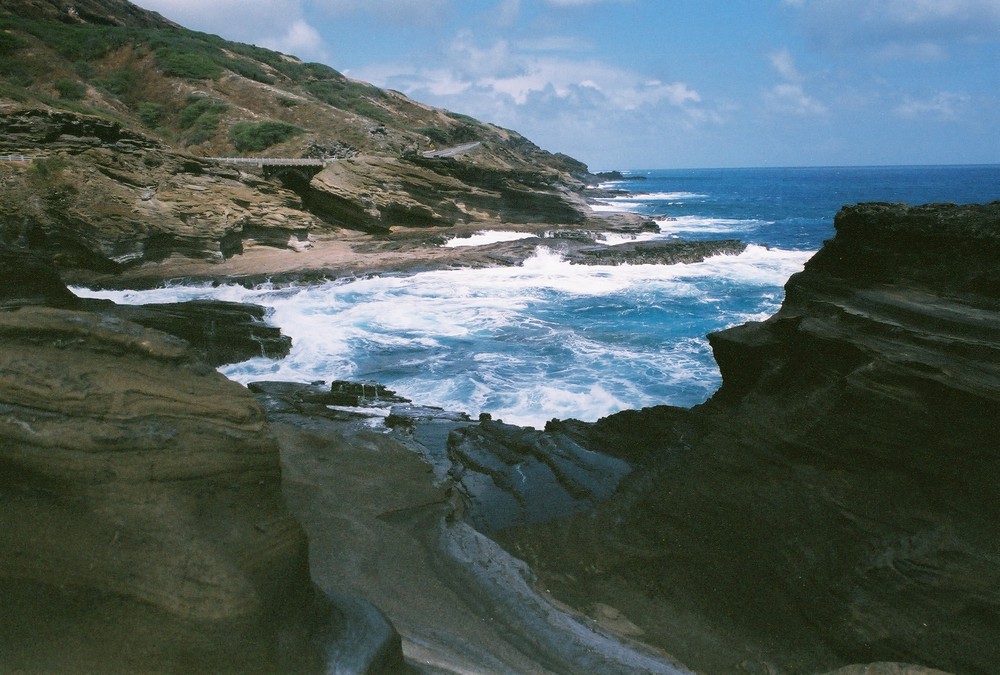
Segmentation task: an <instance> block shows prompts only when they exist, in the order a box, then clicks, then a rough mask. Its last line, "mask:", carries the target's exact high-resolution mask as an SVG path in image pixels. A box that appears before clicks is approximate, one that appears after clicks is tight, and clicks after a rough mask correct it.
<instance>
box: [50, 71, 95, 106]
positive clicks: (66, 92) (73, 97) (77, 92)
mask: <svg viewBox="0 0 1000 675" xmlns="http://www.w3.org/2000/svg"><path fill="white" fill-rule="evenodd" d="M52 86H53V87H55V89H56V91H57V92H59V98H62V99H66V100H67V101H79V100H80V99H82V98H83V97H84V96H85V95H86V94H87V88H86V87H85V86H83V85H82V84H80V83H79V82H77V81H76V80H71V79H70V78H68V77H60V78H58V79H57V80H56V81H55V82H53V83H52Z"/></svg>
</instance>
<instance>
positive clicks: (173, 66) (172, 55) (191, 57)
mask: <svg viewBox="0 0 1000 675" xmlns="http://www.w3.org/2000/svg"><path fill="white" fill-rule="evenodd" d="M153 58H155V59H156V65H157V66H159V68H160V70H162V71H163V73H164V74H165V75H173V76H174V77H183V78H187V79H189V80H214V79H216V78H218V77H219V76H221V75H222V66H220V65H219V64H218V63H216V62H215V61H213V60H212V59H211V58H210V57H209V56H207V55H205V54H201V53H198V52H182V51H175V50H174V49H172V48H170V47H160V48H159V49H157V50H156V51H155V52H153Z"/></svg>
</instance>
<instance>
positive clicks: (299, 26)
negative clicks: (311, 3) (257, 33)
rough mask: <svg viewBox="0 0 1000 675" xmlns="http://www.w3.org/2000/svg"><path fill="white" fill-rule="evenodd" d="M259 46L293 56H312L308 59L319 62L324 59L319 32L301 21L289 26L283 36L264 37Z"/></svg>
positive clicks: (324, 49)
mask: <svg viewBox="0 0 1000 675" xmlns="http://www.w3.org/2000/svg"><path fill="white" fill-rule="evenodd" d="M260 45H261V46H262V47H267V48H268V49H274V50H276V51H279V52H283V53H285V54H292V55H295V56H303V55H306V54H308V55H314V56H311V57H310V58H314V59H315V58H319V59H321V60H325V57H326V48H325V47H324V43H323V37H322V36H321V35H320V34H319V31H317V30H316V29H315V28H313V27H312V26H310V25H309V24H308V23H306V22H305V21H302V20H301V19H300V20H298V21H295V22H294V23H293V24H292V25H291V26H289V27H288V30H286V31H285V34H284V35H280V36H277V37H265V38H263V39H262V40H261V42H260ZM316 55H318V56H316Z"/></svg>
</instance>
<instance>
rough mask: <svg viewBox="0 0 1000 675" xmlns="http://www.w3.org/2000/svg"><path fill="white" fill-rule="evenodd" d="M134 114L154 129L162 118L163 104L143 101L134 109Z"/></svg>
mask: <svg viewBox="0 0 1000 675" xmlns="http://www.w3.org/2000/svg"><path fill="white" fill-rule="evenodd" d="M135 114H136V116H137V117H138V118H139V121H140V122H142V123H143V124H145V125H146V126H147V127H149V128H150V129H155V128H156V127H157V126H158V125H159V124H160V120H161V119H163V104H162V103H151V102H149V101H144V102H143V103H140V104H139V109H138V110H136V112H135Z"/></svg>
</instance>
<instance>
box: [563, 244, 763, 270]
mask: <svg viewBox="0 0 1000 675" xmlns="http://www.w3.org/2000/svg"><path fill="white" fill-rule="evenodd" d="M746 247H747V245H746V244H745V243H743V242H742V241H739V240H737V239H722V240H712V241H669V242H662V241H639V242H630V243H625V244H617V245H615V246H590V247H586V248H578V249H575V250H573V249H571V252H570V254H569V255H568V256H567V257H568V258H569V260H571V261H572V262H574V263H577V264H580V265H625V264H629V265H676V264H677V263H694V262H701V261H702V260H704V259H705V258H709V257H711V256H713V255H737V254H740V253H742V252H743V251H744V250H745V249H746Z"/></svg>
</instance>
